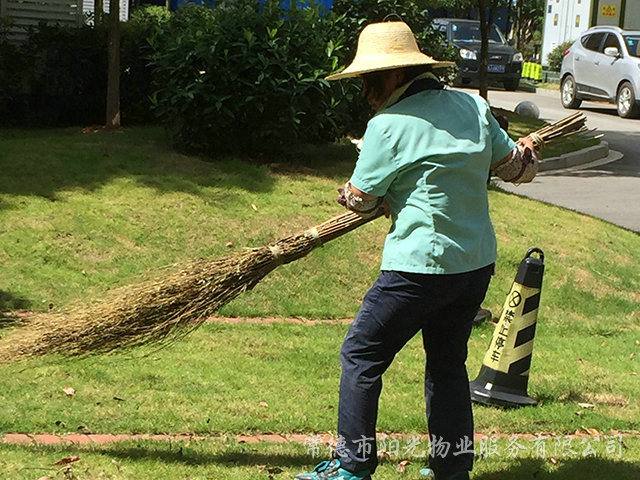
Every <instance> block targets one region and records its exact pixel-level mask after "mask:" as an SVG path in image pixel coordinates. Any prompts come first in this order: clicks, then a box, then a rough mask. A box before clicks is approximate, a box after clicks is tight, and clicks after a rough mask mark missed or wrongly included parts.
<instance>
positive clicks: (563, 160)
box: [539, 141, 622, 172]
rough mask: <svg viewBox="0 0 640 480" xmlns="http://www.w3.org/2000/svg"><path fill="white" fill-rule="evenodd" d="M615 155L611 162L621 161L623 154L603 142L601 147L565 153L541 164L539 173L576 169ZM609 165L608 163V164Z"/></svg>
mask: <svg viewBox="0 0 640 480" xmlns="http://www.w3.org/2000/svg"><path fill="white" fill-rule="evenodd" d="M610 154H616V155H613V157H614V158H612V159H611V161H612V162H613V161H615V160H620V158H622V154H620V153H619V152H615V151H613V150H611V151H610V150H609V144H608V143H607V142H604V141H601V142H600V145H594V146H593V147H588V148H583V149H582V150H576V151H575V152H569V153H565V154H563V155H560V156H559V157H552V158H549V159H546V160H543V161H541V162H540V167H539V171H540V172H548V171H549V170H561V169H563V168H571V167H576V166H578V165H584V164H587V163H592V162H595V161H596V160H601V159H604V158H607V159H608V157H609V156H611V155H610ZM607 163H608V162H607Z"/></svg>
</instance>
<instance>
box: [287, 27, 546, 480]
mask: <svg viewBox="0 0 640 480" xmlns="http://www.w3.org/2000/svg"><path fill="white" fill-rule="evenodd" d="M451 65H452V63H450V62H441V61H437V60H435V59H433V58H432V57H430V56H428V55H425V54H423V53H422V52H420V50H419V48H418V45H417V43H416V40H415V37H414V35H413V32H412V31H411V29H410V28H409V26H408V25H406V24H405V23H403V22H398V21H393V22H382V23H373V24H370V25H368V26H366V27H365V28H364V29H363V30H362V32H361V33H360V36H359V38H358V46H357V51H356V55H355V58H354V60H353V62H352V63H351V64H350V65H349V66H348V67H347V68H346V69H345V70H344V71H342V72H341V73H338V74H335V75H331V76H329V77H327V79H328V80H336V79H340V78H348V77H358V78H359V79H360V80H361V81H362V89H363V95H364V96H365V97H366V99H367V100H368V102H369V104H370V105H371V106H372V107H373V108H374V109H375V110H376V112H377V113H376V114H375V116H374V117H373V118H372V119H371V120H370V121H369V122H368V124H367V129H366V132H365V135H364V138H363V141H362V149H361V151H360V154H359V158H358V160H357V162H356V166H355V169H354V171H353V174H352V176H351V178H350V180H349V181H348V182H347V183H346V185H345V186H344V188H342V189H340V190H339V191H340V196H339V197H338V201H339V202H340V203H341V204H342V205H344V206H345V207H346V208H348V209H350V210H353V211H355V212H357V213H359V214H360V215H363V216H366V215H374V214H376V213H377V212H378V211H379V209H380V208H384V209H385V212H386V214H387V215H388V216H390V218H391V228H390V230H389V233H388V235H387V237H386V240H385V244H384V249H383V253H382V263H381V267H380V269H381V273H380V276H379V277H378V279H377V281H376V282H375V283H374V285H373V286H372V287H371V289H370V290H369V291H368V292H367V294H366V296H365V297H364V299H363V303H362V306H361V308H360V310H359V312H358V314H357V316H356V318H355V319H354V321H353V323H352V325H351V327H350V329H349V331H348V333H347V335H346V337H345V339H344V343H343V345H342V350H341V354H340V361H341V365H342V374H341V379H340V399H339V408H338V442H337V444H336V447H335V457H336V458H334V459H332V460H327V461H324V462H322V463H320V464H319V465H318V466H316V468H315V469H314V470H313V471H312V472H309V473H302V474H299V475H298V476H297V477H296V478H297V480H320V479H323V480H363V479H370V478H371V475H372V474H373V473H374V472H375V470H376V466H377V453H376V421H377V415H378V399H379V396H380V392H381V389H382V374H383V373H384V372H385V370H386V369H387V368H388V367H389V365H390V364H391V362H392V361H393V358H394V356H395V355H396V354H397V353H398V352H399V351H400V349H402V347H403V346H404V345H405V344H406V343H407V342H408V341H409V340H410V339H411V338H412V337H413V336H415V335H416V334H417V333H418V332H421V333H422V339H423V343H424V349H425V352H426V369H425V383H424V387H425V388H424V390H425V397H426V416H427V422H428V429H429V438H430V447H431V448H430V449H429V466H430V468H431V469H432V470H433V472H434V474H435V479H436V480H466V479H468V478H469V471H470V470H471V469H472V464H473V417H472V408H471V400H470V394H469V379H468V375H467V370H466V359H467V342H468V339H469V335H470V332H471V326H472V322H473V319H474V317H475V315H476V313H477V312H478V309H479V307H480V304H481V303H482V301H483V299H484V296H485V293H486V291H487V288H488V285H489V280H490V278H491V275H492V274H493V271H494V262H495V261H496V255H497V253H496V252H497V248H496V238H495V234H494V231H493V227H492V224H491V220H490V218H489V203H488V193H487V175H488V174H489V172H490V171H493V172H494V173H496V174H497V175H499V176H501V178H504V179H506V180H508V181H514V182H523V181H529V180H530V179H532V178H533V176H535V173H536V171H537V157H536V152H535V150H534V143H533V141H532V139H531V138H528V137H525V138H522V139H520V140H519V142H518V144H516V143H514V142H513V141H512V140H511V139H510V138H509V137H508V136H507V134H506V132H505V131H504V130H502V129H501V128H500V125H499V124H498V122H497V121H496V119H495V118H494V116H493V115H492V113H491V110H490V108H489V105H488V104H487V103H486V101H485V100H483V99H482V98H480V97H478V96H475V95H470V94H468V93H465V92H462V91H458V90H453V89H448V88H445V87H444V86H443V84H442V83H440V81H439V80H438V78H437V77H436V76H435V75H434V72H435V71H437V69H440V68H443V67H449V66H451ZM349 274H350V275H357V272H350V273H349Z"/></svg>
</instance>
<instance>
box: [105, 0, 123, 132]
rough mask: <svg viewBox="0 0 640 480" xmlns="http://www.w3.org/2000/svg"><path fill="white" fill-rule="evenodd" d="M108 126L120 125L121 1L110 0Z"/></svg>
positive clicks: (116, 126)
mask: <svg viewBox="0 0 640 480" xmlns="http://www.w3.org/2000/svg"><path fill="white" fill-rule="evenodd" d="M108 55H109V65H108V70H107V122H106V127H107V128H118V127H120V1H119V0H109V46H108Z"/></svg>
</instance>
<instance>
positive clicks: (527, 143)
mask: <svg viewBox="0 0 640 480" xmlns="http://www.w3.org/2000/svg"><path fill="white" fill-rule="evenodd" d="M518 143H519V144H520V145H522V146H523V147H525V148H528V149H529V150H531V151H532V152H536V153H537V152H538V149H537V148H536V144H535V142H534V141H533V138H531V137H530V136H529V135H527V136H526V137H520V138H519V139H518Z"/></svg>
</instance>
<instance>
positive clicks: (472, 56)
mask: <svg viewBox="0 0 640 480" xmlns="http://www.w3.org/2000/svg"><path fill="white" fill-rule="evenodd" d="M460 57H462V58H463V59H464V60H477V59H478V56H477V55H476V52H474V51H473V50H467V49H466V48H461V49H460Z"/></svg>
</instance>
